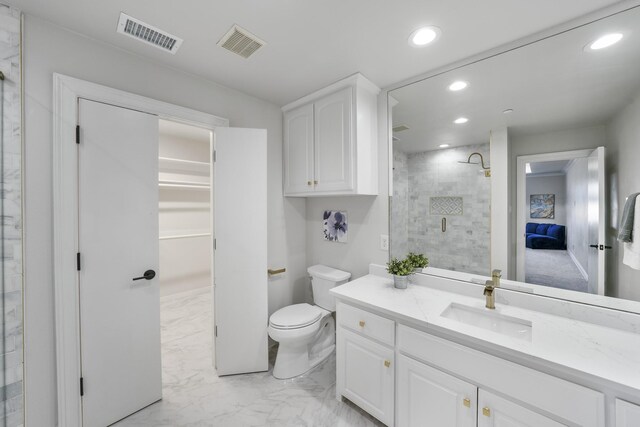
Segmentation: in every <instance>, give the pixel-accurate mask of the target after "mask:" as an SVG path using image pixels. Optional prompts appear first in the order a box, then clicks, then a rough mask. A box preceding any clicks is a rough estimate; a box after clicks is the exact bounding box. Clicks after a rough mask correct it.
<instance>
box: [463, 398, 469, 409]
mask: <svg viewBox="0 0 640 427" xmlns="http://www.w3.org/2000/svg"><path fill="white" fill-rule="evenodd" d="M462 404H463V405H464V406H466V407H467V408H471V399H469V398H468V397H465V398H464V400H463V401H462Z"/></svg>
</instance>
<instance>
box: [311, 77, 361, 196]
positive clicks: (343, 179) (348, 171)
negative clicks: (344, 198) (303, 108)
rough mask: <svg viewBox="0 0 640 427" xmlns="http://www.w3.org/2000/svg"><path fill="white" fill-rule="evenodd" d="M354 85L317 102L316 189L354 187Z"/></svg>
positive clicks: (341, 189) (338, 189)
mask: <svg viewBox="0 0 640 427" xmlns="http://www.w3.org/2000/svg"><path fill="white" fill-rule="evenodd" d="M352 90H353V89H352V88H346V89H343V90H341V91H339V92H336V93H334V94H332V95H329V96H327V97H325V98H323V99H321V100H319V101H317V102H316V103H315V104H314V117H315V134H314V135H315V138H314V145H315V149H314V153H315V171H314V172H315V181H316V182H317V184H316V185H315V191H316V192H318V191H352V190H354V171H353V169H354V167H353V160H354V154H355V152H354V148H355V146H354V144H355V141H354V140H353V139H354V135H353V134H354V133H355V132H354V131H355V128H354V125H353V117H352V108H353V102H352V97H353V95H352Z"/></svg>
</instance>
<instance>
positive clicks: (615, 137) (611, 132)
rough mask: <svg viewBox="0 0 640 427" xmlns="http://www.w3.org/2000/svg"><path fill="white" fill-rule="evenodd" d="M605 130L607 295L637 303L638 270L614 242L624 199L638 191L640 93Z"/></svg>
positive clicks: (639, 180)
mask: <svg viewBox="0 0 640 427" xmlns="http://www.w3.org/2000/svg"><path fill="white" fill-rule="evenodd" d="M607 130H608V144H607V150H608V152H607V175H608V178H609V179H608V180H609V182H608V188H607V190H608V191H609V193H610V194H609V197H608V199H609V200H608V203H607V205H608V206H609V208H610V210H609V211H608V212H607V215H608V216H609V221H607V244H611V246H613V249H612V250H611V251H608V252H607V264H608V265H609V268H608V269H607V294H609V293H611V294H612V295H615V296H619V297H621V298H627V299H633V300H636V301H640V285H639V284H640V271H638V270H634V269H632V268H630V267H628V266H626V265H624V264H622V256H623V251H622V245H621V244H620V243H619V242H618V241H617V240H616V237H617V234H618V222H619V220H620V216H621V215H622V209H623V208H624V203H625V200H626V198H627V196H628V195H629V194H632V193H637V192H640V165H639V163H638V161H639V160H640V94H637V95H636V96H635V98H634V100H633V102H631V103H630V105H629V106H627V108H625V109H624V110H623V111H621V112H620V113H619V114H618V115H616V116H615V117H614V119H613V120H612V121H611V123H610V124H609V126H608V127H607ZM637 214H638V213H636V215H637ZM636 234H640V233H634V236H635V235H636Z"/></svg>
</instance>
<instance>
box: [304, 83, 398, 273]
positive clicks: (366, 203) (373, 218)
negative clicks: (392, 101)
mask: <svg viewBox="0 0 640 427" xmlns="http://www.w3.org/2000/svg"><path fill="white" fill-rule="evenodd" d="M386 109H387V94H386V92H384V91H383V92H382V93H381V94H380V96H378V135H379V137H378V170H379V174H378V184H379V189H380V190H379V194H378V196H348V197H310V198H307V205H306V208H307V264H308V265H313V264H326V265H328V266H331V267H335V268H339V269H341V270H345V271H348V272H350V273H351V279H352V280H353V279H355V278H358V277H360V276H364V275H366V274H368V268H369V264H370V263H378V264H385V263H386V262H387V261H388V258H389V252H388V251H386V250H384V251H383V250H381V249H380V235H381V234H385V235H388V234H389V163H388V162H389V145H388V135H389V129H388V116H387V112H386V111H387V110H386ZM327 209H331V210H343V211H347V212H348V225H349V242H348V243H335V242H328V241H325V240H324V238H323V236H322V213H323V212H324V211H325V210H327Z"/></svg>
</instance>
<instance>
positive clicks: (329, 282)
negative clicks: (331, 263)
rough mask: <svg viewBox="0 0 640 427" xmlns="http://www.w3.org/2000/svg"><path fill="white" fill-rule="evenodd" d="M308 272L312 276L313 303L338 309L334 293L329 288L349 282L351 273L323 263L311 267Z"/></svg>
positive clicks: (326, 308)
mask: <svg viewBox="0 0 640 427" xmlns="http://www.w3.org/2000/svg"><path fill="white" fill-rule="evenodd" d="M307 272H308V273H309V276H311V288H312V290H313V303H314V304H315V305H317V306H318V307H321V308H324V309H325V310H329V311H336V300H335V298H334V297H333V295H331V294H330V293H329V290H330V289H331V288H333V287H335V286H340V285H342V284H344V283H347V282H348V281H349V278H350V277H351V273H349V272H346V271H342V270H337V269H335V268H331V267H327V266H326V265H322V264H318V265H313V266H311V267H309V268H308V269H307Z"/></svg>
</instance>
